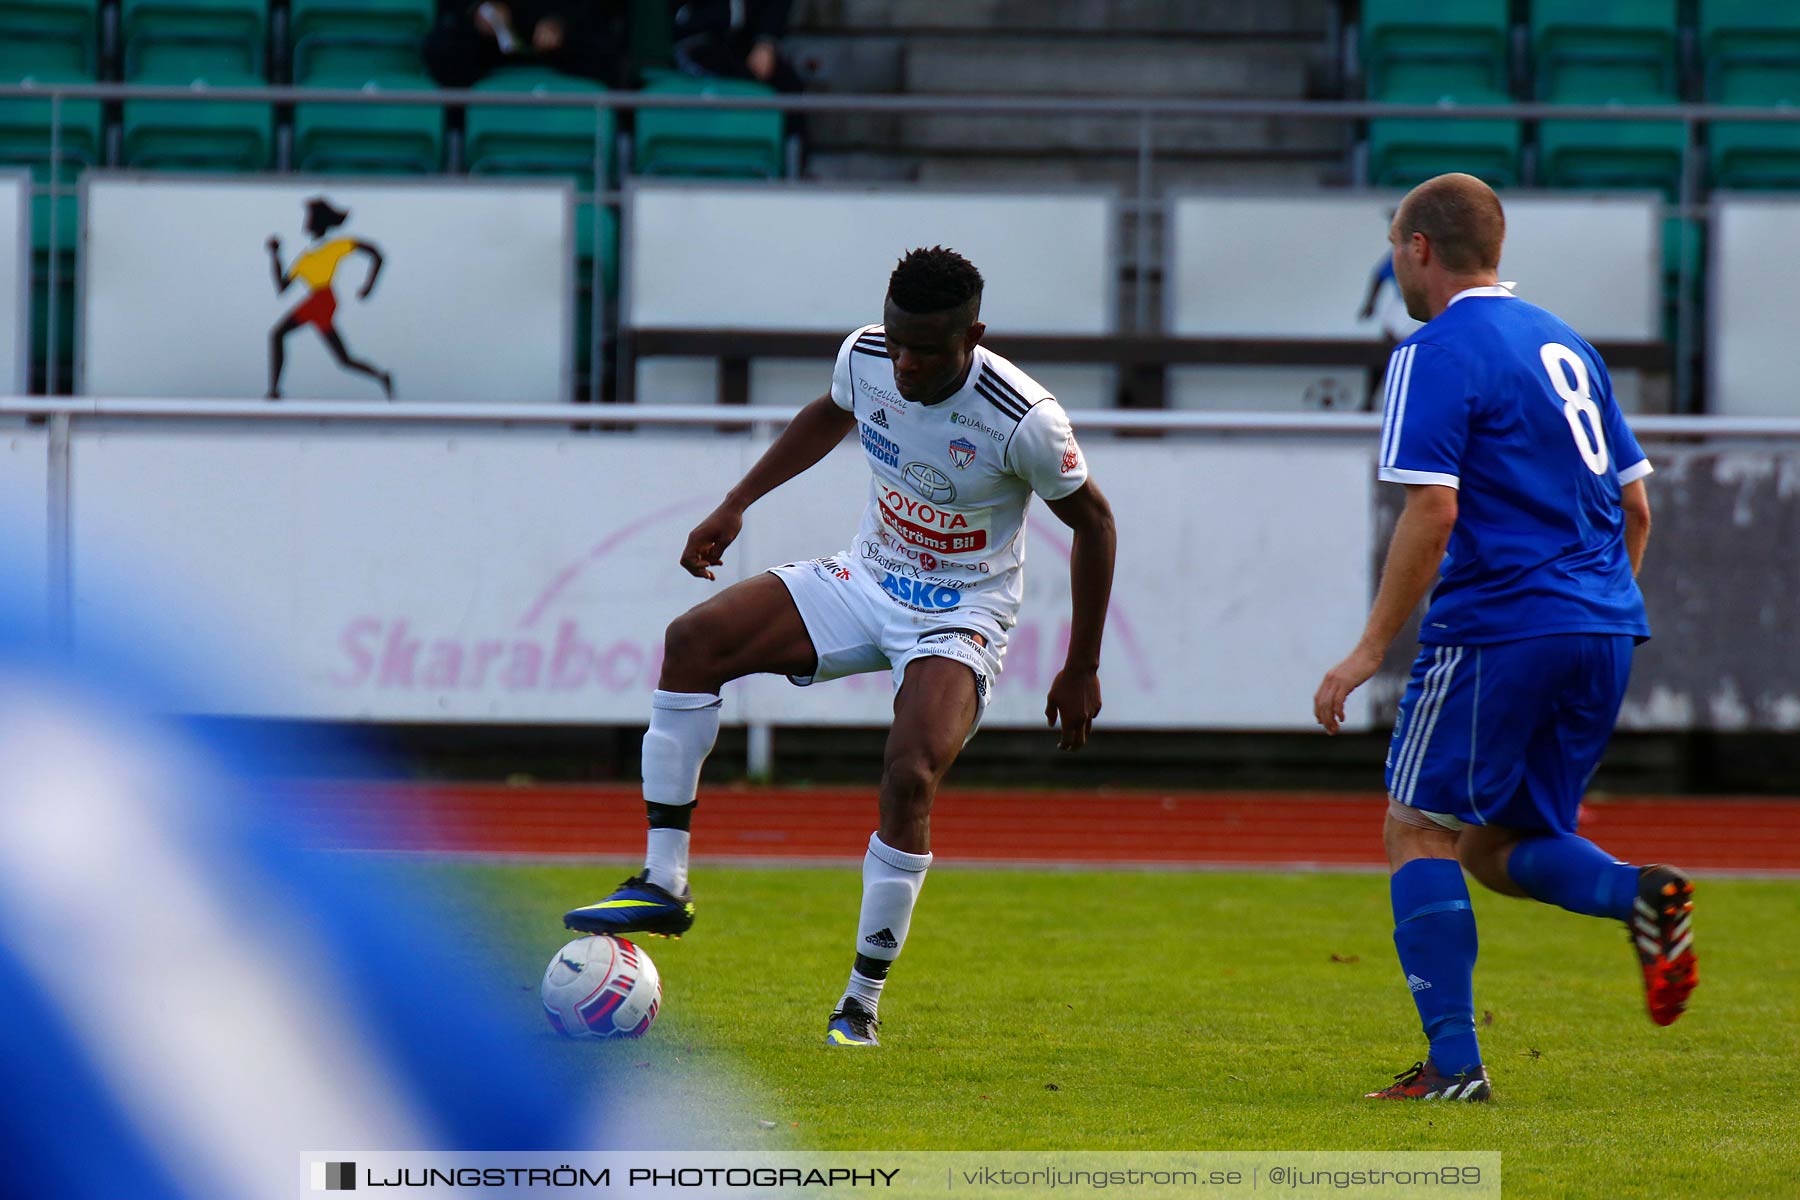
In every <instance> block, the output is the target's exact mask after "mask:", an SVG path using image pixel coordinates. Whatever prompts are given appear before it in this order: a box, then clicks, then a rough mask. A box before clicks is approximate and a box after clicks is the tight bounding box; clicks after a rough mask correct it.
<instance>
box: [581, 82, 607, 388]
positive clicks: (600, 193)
mask: <svg viewBox="0 0 1800 1200" xmlns="http://www.w3.org/2000/svg"><path fill="white" fill-rule="evenodd" d="M600 113H601V109H599V108H597V107H596V108H595V109H594V184H593V188H594V194H593V203H592V207H593V212H591V213H590V214H588V219H589V220H591V221H593V223H594V261H593V262H592V263H591V264H590V265H589V271H588V288H589V289H590V290H589V296H590V297H591V300H590V309H591V311H590V312H589V313H588V318H589V319H588V328H587V330H586V331H585V336H586V337H587V339H588V343H589V344H588V403H590V404H598V403H600V400H601V391H602V389H601V385H600V381H601V380H602V379H605V378H606V374H605V365H604V364H605V358H606V354H605V349H606V264H605V261H604V260H605V256H606V239H605V236H604V235H605V233H606V222H605V221H604V220H603V219H602V217H603V213H602V212H601V205H602V204H603V203H604V200H603V199H602V197H604V196H605V194H606V193H607V191H608V190H609V189H608V186H607V179H606V164H607V154H606V150H607V147H606V141H605V139H604V138H602V137H601V136H600V129H601V121H600Z"/></svg>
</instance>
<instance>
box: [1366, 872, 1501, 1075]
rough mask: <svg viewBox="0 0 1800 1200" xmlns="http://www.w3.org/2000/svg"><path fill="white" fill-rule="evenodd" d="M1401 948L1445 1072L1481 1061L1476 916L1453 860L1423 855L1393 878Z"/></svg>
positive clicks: (1435, 1061)
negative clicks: (1477, 1035) (1477, 1033)
mask: <svg viewBox="0 0 1800 1200" xmlns="http://www.w3.org/2000/svg"><path fill="white" fill-rule="evenodd" d="M1389 887H1390V889H1391V891H1392V894H1393V900H1394V949H1396V950H1398V951H1399V952H1400V969H1401V970H1402V971H1405V972H1406V985H1407V987H1409V988H1411V989H1412V998H1413V1004H1414V1005H1416V1006H1417V1007H1418V1010H1419V1023H1420V1024H1422V1025H1423V1026H1424V1027H1425V1036H1426V1037H1427V1038H1429V1039H1431V1063H1432V1065H1433V1066H1434V1067H1436V1068H1437V1069H1438V1070H1439V1071H1440V1072H1442V1073H1443V1074H1445V1075H1457V1074H1460V1073H1461V1072H1463V1071H1472V1070H1474V1069H1476V1068H1477V1067H1479V1066H1481V1047H1480V1046H1478V1045H1477V1044H1476V1042H1475V949H1476V947H1475V914H1474V912H1473V911H1472V910H1471V909H1470V908H1469V887H1468V885H1467V884H1465V883H1464V882H1463V873H1462V867H1461V866H1460V865H1459V864H1458V863H1457V862H1456V860H1455V859H1451V858H1417V859H1414V860H1413V861H1412V862H1409V863H1407V864H1406V865H1405V866H1404V867H1401V868H1400V869H1399V870H1398V871H1395V872H1394V877H1393V879H1392V880H1390V881H1389Z"/></svg>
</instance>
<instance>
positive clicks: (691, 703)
mask: <svg viewBox="0 0 1800 1200" xmlns="http://www.w3.org/2000/svg"><path fill="white" fill-rule="evenodd" d="M816 661H817V656H816V654H815V653H814V651H813V645H812V641H811V639H810V638H809V637H808V636H807V632H806V625H805V623H804V622H802V621H801V619H800V612H799V610H798V609H797V608H796V607H795V606H794V601H793V597H792V596H791V595H789V593H788V589H787V588H786V587H785V586H783V584H782V583H781V581H780V580H778V579H776V578H775V576H773V575H767V574H764V575H758V576H756V577H754V578H752V579H746V580H744V581H743V582H742V583H737V584H734V585H732V586H731V587H729V588H726V589H725V590H724V591H723V592H720V593H719V594H718V595H717V596H714V597H713V598H712V599H710V600H708V601H706V602H705V603H704V604H700V605H697V606H696V607H694V608H692V609H689V610H688V611H687V612H686V613H683V614H682V615H681V616H679V617H677V618H676V619H675V620H674V621H673V622H672V623H671V624H670V625H669V628H668V632H667V633H666V634H665V635H664V638H663V665H662V674H661V676H660V677H659V679H658V681H657V690H656V693H655V694H654V696H652V698H651V702H650V705H651V707H650V728H649V730H648V732H646V733H645V734H644V753H643V777H644V805H645V809H646V811H647V813H648V816H649V822H650V832H649V836H648V839H647V848H646V851H645V855H644V870H643V871H642V872H641V873H639V874H637V875H633V876H632V877H631V878H629V879H627V880H626V881H625V882H624V883H623V884H621V885H620V886H619V888H618V889H617V890H616V891H614V892H613V894H612V895H610V896H608V897H606V898H605V899H604V900H599V901H596V902H595V903H593V904H589V905H584V906H583V907H581V908H577V909H572V910H571V911H569V912H568V913H566V914H564V916H563V924H564V925H566V926H567V927H569V928H570V929H578V930H581V931H583V932H585V933H629V932H632V931H641V932H644V933H653V934H664V935H669V936H673V935H678V934H681V933H685V932H686V931H687V929H688V928H689V926H691V925H692V924H693V923H694V903H693V895H692V893H691V892H690V891H689V890H688V882H687V869H688V836H689V835H688V830H689V824H690V822H691V820H692V818H693V811H694V803H695V798H696V795H697V792H698V789H699V785H700V767H701V764H703V763H704V762H705V761H706V756H707V755H708V754H709V753H711V751H712V747H713V740H714V739H715V738H716V737H717V736H718V732H719V704H720V700H719V689H720V688H721V687H722V686H724V685H725V684H726V683H729V682H730V681H731V680H733V679H739V678H742V677H743V676H745V675H752V674H756V673H759V672H765V671H771V672H780V673H782V674H789V675H808V674H811V673H812V670H813V667H814V664H815V662H816Z"/></svg>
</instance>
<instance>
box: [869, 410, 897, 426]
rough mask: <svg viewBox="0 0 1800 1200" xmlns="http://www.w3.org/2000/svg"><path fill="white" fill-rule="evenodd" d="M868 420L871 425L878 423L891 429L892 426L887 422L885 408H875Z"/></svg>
mask: <svg viewBox="0 0 1800 1200" xmlns="http://www.w3.org/2000/svg"><path fill="white" fill-rule="evenodd" d="M869 422H870V423H871V424H873V425H879V426H881V427H882V428H883V429H891V428H892V426H890V425H889V424H888V415H887V410H886V409H882V408H878V409H876V410H875V415H874V416H872V417H870V418H869Z"/></svg>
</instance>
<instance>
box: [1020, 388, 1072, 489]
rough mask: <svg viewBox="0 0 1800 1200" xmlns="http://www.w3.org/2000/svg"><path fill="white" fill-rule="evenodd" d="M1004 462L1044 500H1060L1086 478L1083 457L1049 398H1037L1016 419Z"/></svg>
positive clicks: (1063, 416) (1062, 414)
mask: <svg viewBox="0 0 1800 1200" xmlns="http://www.w3.org/2000/svg"><path fill="white" fill-rule="evenodd" d="M1006 456H1007V466H1008V467H1009V468H1011V470H1012V473H1013V474H1015V475H1017V476H1018V477H1019V478H1020V479H1023V480H1024V481H1025V482H1026V483H1028V484H1030V485H1031V490H1032V491H1034V492H1036V493H1037V494H1038V495H1040V496H1042V497H1043V498H1044V499H1046V500H1061V499H1062V498H1063V497H1064V496H1069V495H1073V494H1074V493H1075V492H1077V491H1080V490H1081V485H1082V484H1084V483H1086V482H1087V477H1088V468H1087V459H1086V458H1085V457H1084V456H1083V455H1082V453H1081V447H1080V445H1078V444H1077V443H1076V441H1075V431H1074V429H1072V428H1070V426H1069V414H1068V413H1066V412H1064V411H1063V406H1062V405H1060V404H1058V403H1057V402H1056V401H1055V400H1053V399H1046V400H1040V401H1038V402H1037V403H1036V404H1034V405H1032V406H1031V411H1029V412H1027V413H1026V414H1025V416H1024V417H1023V418H1022V419H1021V420H1020V421H1019V424H1018V428H1016V429H1015V430H1013V435H1012V438H1011V440H1010V441H1008V442H1007V446H1006Z"/></svg>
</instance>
